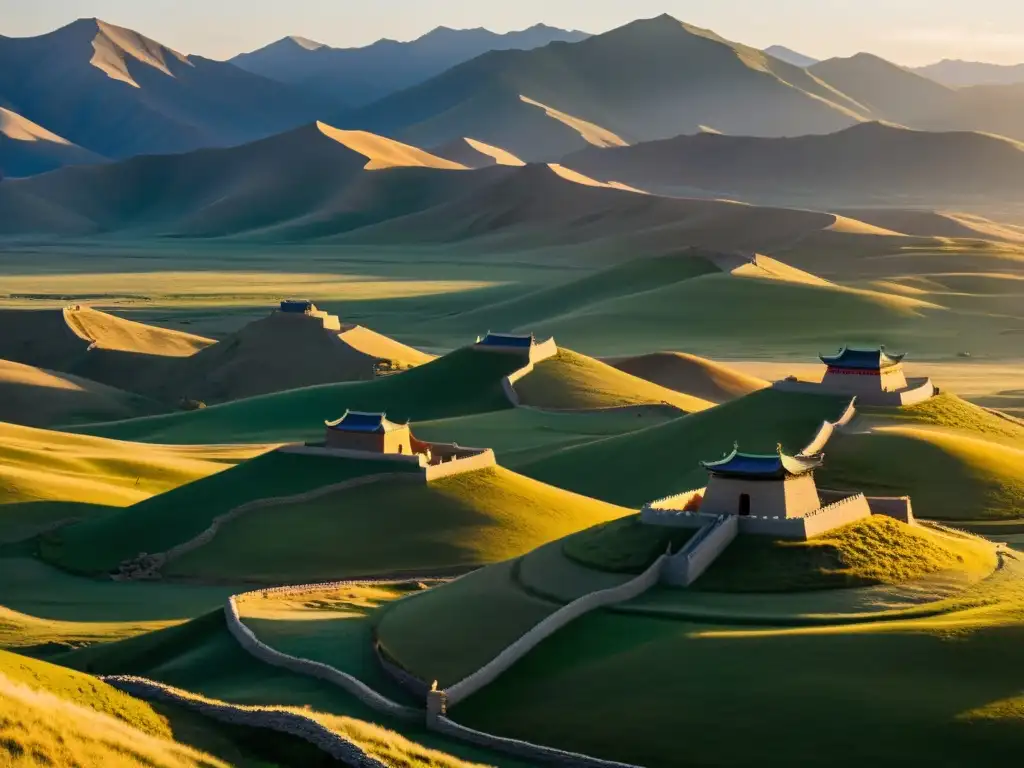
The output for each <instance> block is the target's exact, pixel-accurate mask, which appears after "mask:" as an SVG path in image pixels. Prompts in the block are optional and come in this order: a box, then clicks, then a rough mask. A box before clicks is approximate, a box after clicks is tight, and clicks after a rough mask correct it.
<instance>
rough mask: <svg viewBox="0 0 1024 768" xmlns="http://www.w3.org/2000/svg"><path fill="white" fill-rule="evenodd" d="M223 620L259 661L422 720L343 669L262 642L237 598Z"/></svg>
mask: <svg viewBox="0 0 1024 768" xmlns="http://www.w3.org/2000/svg"><path fill="white" fill-rule="evenodd" d="M224 617H225V619H226V621H227V626H228V631H229V632H230V633H231V635H232V636H233V637H234V638H235V640H236V641H237V642H238V644H239V645H240V646H242V648H244V649H245V650H246V651H248V652H249V653H250V654H251V655H252V656H255V657H256V658H257V659H259V660H260V661H262V662H265V663H267V664H270V665H272V666H275V667H282V668H284V669H287V670H289V671H291V672H295V673H297V674H300V675H306V676H307V677H314V678H316V679H318V680H323V681H325V682H328V683H331V684H332V685H336V686H338V687H339V688H341V689H342V690H344V691H345V692H346V693H349V694H351V695H353V696H355V697H356V698H357V699H359V701H361V702H362V703H363V704H365V705H366V706H368V707H371V708H372V709H375V710H377V711H378V712H383V713H385V714H387V715H391V716H392V717H397V718H400V719H402V720H410V721H415V720H422V718H423V710H420V709H416V708H415V707H407V706H405V705H404V704H399V703H397V702H395V701H392V700H391V699H389V698H387V697H386V696H383V695H382V694H380V693H377V691H375V690H373V688H371V687H370V686H368V685H367V684H366V683H364V682H363V681H362V680H359V679H358V678H356V677H353V676H352V675H350V674H348V673H347V672H342V671H341V670H340V669H336V668H334V667H332V666H330V665H328V664H322V663H321V662H319V661H310V660H308V659H300V658H299V657H297V656H291V655H289V654H287V653H282V652H281V651H278V650H275V649H274V648H271V647H270V646H269V645H267V644H266V643H264V642H262V641H260V639H259V638H257V637H256V635H255V634H254V633H253V631H252V630H251V629H249V628H248V627H247V626H245V624H243V623H242V620H241V618H240V617H239V615H238V606H237V604H236V602H235V597H234V596H232V597H229V598H228V600H227V602H226V603H225V605H224Z"/></svg>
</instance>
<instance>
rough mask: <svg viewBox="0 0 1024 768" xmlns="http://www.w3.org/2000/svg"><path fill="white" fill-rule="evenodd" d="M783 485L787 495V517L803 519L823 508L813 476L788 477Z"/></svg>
mask: <svg viewBox="0 0 1024 768" xmlns="http://www.w3.org/2000/svg"><path fill="white" fill-rule="evenodd" d="M783 485H784V491H785V495H786V517H803V516H804V515H809V514H811V513H812V512H814V511H815V510H816V509H818V508H819V507H821V500H820V499H819V498H818V487H817V486H816V485H815V484H814V475H813V474H810V473H809V474H806V475H801V476H800V477H787V478H786V480H785V483H784V484H783Z"/></svg>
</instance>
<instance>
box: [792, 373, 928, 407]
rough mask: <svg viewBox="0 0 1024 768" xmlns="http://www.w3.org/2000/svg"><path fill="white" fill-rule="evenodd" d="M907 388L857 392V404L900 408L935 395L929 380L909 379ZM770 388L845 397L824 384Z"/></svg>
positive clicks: (800, 382)
mask: <svg viewBox="0 0 1024 768" xmlns="http://www.w3.org/2000/svg"><path fill="white" fill-rule="evenodd" d="M908 384H909V386H908V387H907V388H906V389H901V390H898V391H896V392H882V391H881V390H878V391H868V392H858V393H857V398H856V399H857V402H858V403H859V404H860V405H871V406H877V407H883V408H900V407H902V406H907V405H916V404H918V403H923V402H925V401H926V400H930V399H931V398H932V397H934V396H935V394H936V389H935V385H934V384H933V383H932V381H931V379H910V380H909V382H908ZM772 387H773V388H775V389H777V390H779V391H780V392H801V393H803V394H808V395H822V394H826V395H847V394H850V393H849V392H846V391H836V390H834V389H832V388H830V387H828V386H826V385H825V384H824V383H821V384H816V383H814V382H810V381H791V380H786V379H783V380H782V381H776V382H775V383H774V384H772Z"/></svg>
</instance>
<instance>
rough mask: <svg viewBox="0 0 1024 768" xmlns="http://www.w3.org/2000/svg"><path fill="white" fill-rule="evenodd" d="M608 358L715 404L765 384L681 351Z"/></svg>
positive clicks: (635, 373)
mask: <svg viewBox="0 0 1024 768" xmlns="http://www.w3.org/2000/svg"><path fill="white" fill-rule="evenodd" d="M609 362H610V363H611V365H613V366H615V367H616V368H618V369H619V370H620V371H624V372H626V373H628V374H631V375H633V376H636V377H638V378H641V379H646V380H647V381H650V382H653V383H655V384H658V385H660V386H662V387H666V388H668V389H674V390H675V391H677V392H683V393H685V394H688V395H691V396H693V397H699V398H702V399H703V400H707V401H709V402H712V403H718V404H721V403H724V402H726V401H728V400H734V399H736V398H737V397H743V396H744V395H749V394H750V393H751V392H756V391H757V390H759V389H764V388H765V387H767V386H769V382H767V381H765V380H764V379H759V378H757V377H756V376H750V375H749V374H746V373H743V372H742V371H739V370H737V369H735V368H732V367H730V366H728V365H725V364H723V363H717V362H715V361H714V360H709V359H707V358H705V357H698V356H697V355H690V354H687V353H685V352H653V353H651V354H648V355H638V356H636V357H627V358H620V359H617V360H611V361H609Z"/></svg>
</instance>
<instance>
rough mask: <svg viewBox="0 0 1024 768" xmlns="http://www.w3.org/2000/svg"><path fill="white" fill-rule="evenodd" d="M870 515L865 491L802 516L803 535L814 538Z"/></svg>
mask: <svg viewBox="0 0 1024 768" xmlns="http://www.w3.org/2000/svg"><path fill="white" fill-rule="evenodd" d="M868 517H871V508H870V507H868V500H867V499H866V498H865V496H864V494H863V493H858V494H857V495H856V496H850V497H848V498H845V499H842V500H841V501H837V502H835V503H833V504H829V505H828V506H827V507H822V508H821V509H820V510H818V511H817V512H815V513H814V514H813V515H808V516H807V517H804V518H801V519H802V520H803V523H804V530H803V537H804V538H805V539H813V538H814V537H815V536H820V535H821V534H823V533H828V532H829V531H831V530H833V529H835V528H839V527H841V526H844V525H849V524H850V523H855V522H857V521H858V520H863V519H865V518H868Z"/></svg>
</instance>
